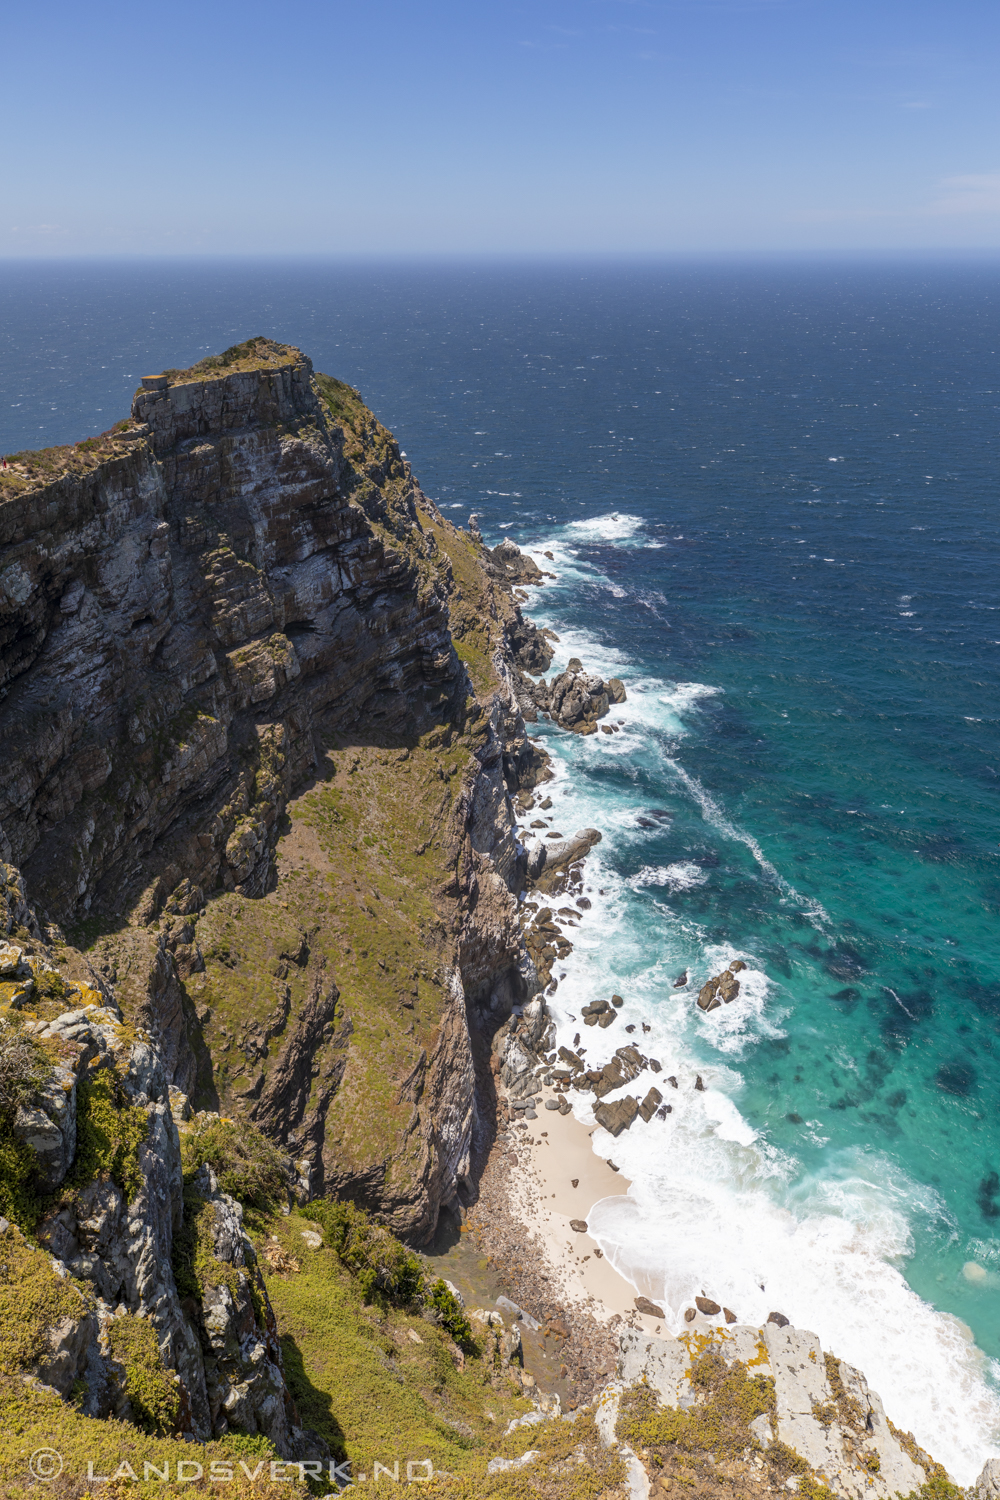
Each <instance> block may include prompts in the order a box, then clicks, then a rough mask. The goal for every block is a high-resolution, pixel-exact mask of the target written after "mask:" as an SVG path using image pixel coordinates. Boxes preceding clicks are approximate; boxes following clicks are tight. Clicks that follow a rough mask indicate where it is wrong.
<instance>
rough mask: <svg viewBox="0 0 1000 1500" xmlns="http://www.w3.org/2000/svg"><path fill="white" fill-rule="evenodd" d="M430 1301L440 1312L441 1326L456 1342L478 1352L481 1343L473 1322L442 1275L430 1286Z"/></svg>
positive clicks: (469, 1350) (467, 1349)
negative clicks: (473, 1330) (478, 1340)
mask: <svg viewBox="0 0 1000 1500" xmlns="http://www.w3.org/2000/svg"><path fill="white" fill-rule="evenodd" d="M428 1303H429V1305H430V1306H431V1307H433V1308H434V1309H435V1311H436V1312H437V1313H438V1315H439V1316H440V1319H441V1327H442V1328H443V1329H444V1331H445V1332H446V1333H447V1334H449V1335H450V1337H451V1338H453V1339H454V1340H455V1343H456V1344H458V1345H459V1346H460V1347H461V1348H463V1349H465V1350H466V1352H467V1353H478V1351H479V1345H478V1343H477V1342H476V1337H475V1334H474V1333H473V1332H472V1324H471V1323H470V1322H469V1320H468V1318H467V1317H466V1316H465V1313H464V1312H463V1311H462V1304H461V1303H460V1302H459V1300H458V1298H457V1297H456V1296H455V1293H454V1292H452V1291H449V1289H448V1287H447V1285H446V1284H445V1282H443V1281H442V1280H441V1278H440V1277H438V1279H437V1281H435V1282H434V1284H433V1286H432V1287H431V1288H430V1296H429V1297H428Z"/></svg>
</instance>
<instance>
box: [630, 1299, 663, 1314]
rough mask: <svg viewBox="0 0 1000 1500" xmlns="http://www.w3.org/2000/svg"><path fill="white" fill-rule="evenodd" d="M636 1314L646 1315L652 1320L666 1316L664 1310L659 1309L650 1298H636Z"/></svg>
mask: <svg viewBox="0 0 1000 1500" xmlns="http://www.w3.org/2000/svg"><path fill="white" fill-rule="evenodd" d="M634 1300H635V1310H636V1312H641V1313H646V1314H647V1316H648V1317H650V1318H662V1317H664V1316H665V1314H664V1311H663V1308H662V1307H657V1305H656V1303H655V1302H650V1300H649V1298H648V1297H636V1298H635V1299H634Z"/></svg>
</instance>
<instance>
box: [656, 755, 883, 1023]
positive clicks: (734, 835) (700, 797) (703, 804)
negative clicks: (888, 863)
mask: <svg viewBox="0 0 1000 1500" xmlns="http://www.w3.org/2000/svg"><path fill="white" fill-rule="evenodd" d="M666 762H667V765H668V766H669V767H670V768H671V770H672V771H673V772H674V774H675V776H676V777H677V778H678V780H679V781H681V782H683V784H684V786H685V787H686V788H687V790H688V791H689V792H690V794H691V796H692V797H693V798H694V800H695V802H697V804H698V806H699V807H700V808H701V811H702V816H703V817H704V819H705V821H706V823H711V824H713V826H714V827H716V828H718V829H719V831H720V832H721V833H724V834H725V835H726V837H727V838H730V839H732V840H733V841H734V842H735V843H738V844H744V845H745V846H746V848H747V849H749V850H750V853H751V854H752V855H753V857H754V859H755V860H756V861H757V863H758V865H759V866H760V868H761V870H762V871H763V872H764V874H765V875H766V876H767V877H768V879H769V880H772V881H773V882H774V884H775V885H776V886H777V887H778V889H779V890H780V891H782V892H783V894H784V895H785V896H787V897H788V899H789V900H790V901H794V902H796V903H797V904H798V905H799V906H801V907H802V909H803V911H804V913H805V915H806V916H807V917H812V918H815V919H816V920H817V921H821V922H826V923H830V916H829V913H828V912H827V911H826V910H825V909H824V908H823V907H822V906H821V905H820V903H819V902H818V901H817V900H816V899H815V897H809V896H803V895H802V893H801V892H800V891H797V890H796V889H795V887H794V886H793V885H789V883H788V881H787V880H786V879H785V877H784V876H783V875H782V874H781V873H780V872H779V871H778V870H777V869H776V868H775V866H774V865H772V863H771V861H770V860H769V859H768V858H767V856H766V854H765V853H764V851H763V849H762V848H761V847H760V845H759V844H758V842H757V840H756V839H755V838H754V837H753V835H752V834H750V833H745V832H744V831H743V829H742V828H737V827H736V825H735V824H734V823H731V822H730V821H729V819H728V818H727V817H726V815H725V813H724V812H723V811H722V808H721V807H720V806H719V804H718V803H717V802H716V801H715V798H714V797H712V795H711V794H710V793H709V792H707V791H706V790H705V788H704V787H703V786H702V784H701V782H700V781H699V780H698V779H697V777H695V776H689V775H688V773H687V771H685V769H684V767H683V766H682V765H681V764H680V763H679V762H678V761H676V760H673V759H671V757H670V756H667V757H666ZM900 1003H902V1002H900Z"/></svg>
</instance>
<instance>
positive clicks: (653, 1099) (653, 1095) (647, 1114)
mask: <svg viewBox="0 0 1000 1500" xmlns="http://www.w3.org/2000/svg"><path fill="white" fill-rule="evenodd" d="M662 1103H663V1095H662V1094H661V1093H660V1091H659V1089H650V1091H649V1093H648V1094H647V1095H646V1097H645V1099H643V1101H642V1103H641V1104H640V1105H639V1113H640V1115H641V1116H642V1118H643V1120H644V1121H645V1122H646V1124H647V1125H648V1124H649V1122H650V1120H651V1119H652V1118H653V1116H654V1115H655V1114H656V1111H657V1110H658V1109H659V1107H660V1105H661V1104H662Z"/></svg>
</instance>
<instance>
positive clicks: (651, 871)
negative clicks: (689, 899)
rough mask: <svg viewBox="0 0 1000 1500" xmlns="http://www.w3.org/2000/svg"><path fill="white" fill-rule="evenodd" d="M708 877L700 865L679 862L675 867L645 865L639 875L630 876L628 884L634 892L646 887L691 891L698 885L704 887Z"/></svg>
mask: <svg viewBox="0 0 1000 1500" xmlns="http://www.w3.org/2000/svg"><path fill="white" fill-rule="evenodd" d="M707 879H708V876H707V875H706V874H705V872H704V870H703V869H702V868H701V866H700V865H693V864H688V863H684V862H683V861H680V862H678V863H677V864H674V865H644V866H643V868H642V869H641V870H640V871H639V873H638V874H637V875H632V876H630V878H629V880H628V881H627V884H628V885H629V887H630V888H631V889H632V890H633V891H641V890H643V889H645V887H646V886H650V885H657V886H664V887H665V888H666V889H667V890H668V891H690V890H692V889H693V888H694V887H695V886H696V885H704V884H705V881H706V880H707Z"/></svg>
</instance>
